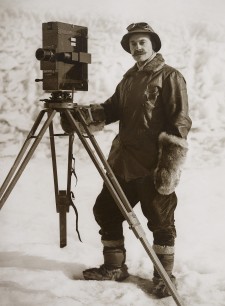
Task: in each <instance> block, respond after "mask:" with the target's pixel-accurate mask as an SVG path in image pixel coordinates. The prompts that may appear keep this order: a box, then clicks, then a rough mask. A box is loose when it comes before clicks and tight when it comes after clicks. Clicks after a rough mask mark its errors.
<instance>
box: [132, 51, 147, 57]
mask: <svg viewBox="0 0 225 306" xmlns="http://www.w3.org/2000/svg"><path fill="white" fill-rule="evenodd" d="M145 53H146V52H144V51H134V53H133V55H134V56H135V55H143V54H145Z"/></svg>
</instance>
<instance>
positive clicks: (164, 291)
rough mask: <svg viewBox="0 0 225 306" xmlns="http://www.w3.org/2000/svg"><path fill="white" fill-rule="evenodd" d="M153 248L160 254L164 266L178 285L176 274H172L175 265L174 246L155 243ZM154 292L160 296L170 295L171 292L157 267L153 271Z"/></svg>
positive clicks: (173, 281)
mask: <svg viewBox="0 0 225 306" xmlns="http://www.w3.org/2000/svg"><path fill="white" fill-rule="evenodd" d="M153 249H154V251H155V253H156V255H157V256H158V258H159V260H160V262H161V264H162V266H163V267H164V269H165V271H166V272H167V274H168V276H169V277H170V279H171V281H172V283H173V284H174V286H175V287H176V285H177V282H176V278H175V276H174V275H173V274H172V271H173V266H174V247H170V246H161V245H153ZM152 280H153V294H155V295H156V296H157V297H158V298H164V297H167V296H170V295H171V293H170V291H169V290H168V288H167V287H166V285H165V283H164V281H163V279H162V278H161V276H160V275H159V273H158V271H157V270H156V268H154V273H153V279H152Z"/></svg>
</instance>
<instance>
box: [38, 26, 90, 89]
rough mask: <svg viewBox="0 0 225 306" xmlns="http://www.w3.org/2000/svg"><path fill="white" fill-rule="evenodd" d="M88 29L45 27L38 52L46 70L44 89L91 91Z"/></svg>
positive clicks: (42, 68) (41, 66)
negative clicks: (89, 89)
mask: <svg viewBox="0 0 225 306" xmlns="http://www.w3.org/2000/svg"><path fill="white" fill-rule="evenodd" d="M87 41H88V29H87V27H82V26H77V25H72V24H67V23H62V22H47V23H43V24H42V48H39V49H37V51H36V58H37V59H38V60H40V69H41V70H42V71H43V79H42V80H39V81H43V90H45V91H49V92H52V91H60V90H66V91H70V90H76V91H87V90H88V64H89V63H91V55H90V54H89V53H87V51H88V43H87Z"/></svg>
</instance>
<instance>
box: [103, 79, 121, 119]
mask: <svg viewBox="0 0 225 306" xmlns="http://www.w3.org/2000/svg"><path fill="white" fill-rule="evenodd" d="M119 102H120V84H119V85H117V87H116V90H115V93H114V94H113V95H112V96H111V97H110V98H109V99H108V100H106V101H105V102H104V103H103V104H101V106H103V108H104V112H105V124H110V123H113V122H116V121H118V120H119V119H120V114H119V104H120V103H119Z"/></svg>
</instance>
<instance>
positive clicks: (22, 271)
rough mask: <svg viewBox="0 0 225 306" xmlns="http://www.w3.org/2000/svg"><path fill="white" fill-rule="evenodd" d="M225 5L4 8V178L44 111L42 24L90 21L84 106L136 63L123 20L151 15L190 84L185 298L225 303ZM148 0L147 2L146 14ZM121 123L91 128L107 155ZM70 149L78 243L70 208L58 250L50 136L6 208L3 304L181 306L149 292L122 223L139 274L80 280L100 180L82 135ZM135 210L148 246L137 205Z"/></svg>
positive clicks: (143, 263)
mask: <svg viewBox="0 0 225 306" xmlns="http://www.w3.org/2000/svg"><path fill="white" fill-rule="evenodd" d="M224 3H225V2H224V1H219V0H214V1H210V0H208V1H201V0H198V1H197V0H196V1H194V0H191V1H188V2H187V1H178V0H171V1H170V5H168V4H167V1H165V0H160V1H157V2H156V1H154V2H153V1H150V0H148V1H147V0H140V1H138V3H135V2H132V4H131V3H130V2H129V1H127V0H126V1H125V0H123V1H102V0H98V1H93V2H91V1H88V0H83V1H82V3H80V2H78V1H77V0H64V1H63V4H64V6H63V7H62V5H61V2H59V1H51V0H49V1H48V2H46V1H42V0H41V1H40V0H39V1H32V0H30V1H29V0H20V1H16V0H11V1H9V0H7V1H5V0H2V1H1V4H0V20H1V21H0V37H1V41H2V42H3V43H2V44H1V46H0V92H1V95H0V109H1V112H0V126H1V135H0V169H1V172H0V184H1V183H2V181H3V180H4V178H5V176H6V174H7V172H8V171H9V169H10V167H11V165H12V163H13V161H14V159H15V156H16V155H17V153H18V151H19V149H20V147H21V145H22V143H23V141H24V139H25V136H26V135H27V133H28V131H29V129H30V128H31V125H32V122H33V121H34V119H35V118H36V116H37V113H38V112H39V111H40V109H41V104H40V103H37V101H38V99H40V98H42V97H43V95H44V94H43V92H42V90H41V88H40V86H39V85H37V84H35V83H34V82H33V80H34V79H35V78H37V77H39V76H40V71H39V63H37V61H36V60H35V58H34V53H35V50H36V49H37V48H39V47H40V46H41V23H42V22H46V21H50V20H59V21H63V22H69V23H74V24H80V25H83V24H85V25H87V26H88V28H89V49H90V52H91V53H92V64H91V65H90V67H89V73H90V74H89V79H90V84H89V91H88V92H87V93H82V94H80V93H77V101H78V102H79V103H85V104H88V103H93V102H102V101H104V100H105V99H106V98H108V97H109V96H110V95H111V94H112V93H113V91H114V88H115V86H116V84H117V83H118V81H119V80H120V78H121V77H122V75H123V73H124V72H125V71H126V69H127V68H129V67H130V65H132V64H133V62H132V60H130V58H128V57H126V56H127V55H125V54H124V52H123V50H121V47H120V45H119V43H118V42H119V41H120V39H121V36H122V34H123V33H124V29H125V28H126V26H127V24H129V23H130V22H133V21H134V19H135V21H136V20H137V21H139V20H141V21H143V20H146V21H148V22H150V23H151V24H153V25H154V28H155V30H157V31H158V32H159V33H160V36H161V38H162V41H163V48H162V54H163V55H164V57H165V59H166V61H167V62H168V63H169V64H171V65H173V66H175V67H177V68H178V69H179V70H180V71H181V72H182V73H183V74H184V75H185V78H186V80H187V85H188V92H189V100H190V113H191V117H192V119H193V128H192V131H191V133H190V136H189V145H190V151H189V156H188V160H187V163H186V165H185V169H184V171H183V175H182V180H181V183H180V185H179V187H178V188H177V194H178V197H179V206H178V209H177V212H176V224H177V230H178V237H177V245H176V264H175V274H176V275H177V277H178V281H179V293H180V295H181V297H182V299H183V301H184V304H185V305H187V306H197V305H198V306H199V305H200V306H201V305H202V306H203V305H204V306H213V305H215V306H224V305H225V281H224V279H225V266H224V264H223V263H224V251H225V241H224V215H225V206H224V196H225V189H224V188H223V182H224V181H225V154H224V147H225V134H224V128H225V119H224V118H225V104H224V100H225V99H224V98H225V97H224V82H225V72H224V71H225V69H224V66H225V56H224V47H225V32H224V21H223V15H224ZM118 4H119V5H118ZM128 5H129V7H130V9H129V10H128V9H127V7H128ZM143 5H145V6H146V8H149V10H147V9H146V10H145V12H143V11H142V10H140V7H141V6H143ZM118 6H120V10H119V9H118ZM72 8H73V10H72ZM78 8H79V9H78ZM78 13H79V14H78ZM178 25H179V26H178ZM168 33H169V35H168ZM56 125H57V127H58V123H56ZM116 130H117V126H116V125H113V126H112V127H107V129H106V130H105V132H101V133H99V134H97V135H96V137H97V140H98V142H99V144H100V146H101V147H102V149H103V151H104V153H105V154H106V155H107V153H108V150H109V146H110V143H111V141H112V139H113V137H114V135H115V133H116ZM57 147H58V148H59V149H58V151H57V153H58V156H59V168H60V170H59V173H60V183H61V185H62V189H63V188H65V186H64V184H65V164H66V160H65V150H64V149H65V142H64V141H62V140H58V141H57ZM74 152H75V156H76V172H77V175H78V184H77V187H76V188H74V190H75V194H76V201H75V203H76V206H77V208H78V211H79V227H80V232H81V236H82V240H83V243H80V242H79V240H78V238H77V235H76V232H75V217H74V213H73V211H72V210H71V211H70V213H69V214H68V246H67V247H66V248H63V249H60V248H59V235H58V215H57V214H56V211H55V202H54V193H53V179H52V169H51V160H50V154H49V146H48V137H45V138H44V139H43V141H42V143H41V145H40V146H39V147H38V150H37V152H36V153H35V156H34V158H33V159H32V160H31V161H30V163H29V164H28V166H27V168H26V170H25V172H24V173H23V175H22V177H21V178H20V180H19V182H18V183H17V185H16V187H15V188H14V190H13V192H12V193H11V195H10V197H9V199H8V200H7V202H6V204H5V205H4V207H3V209H2V210H1V214H0V232H1V240H0V293H1V295H0V296H1V297H0V305H2V306H14V305H19V306H20V305H21V306H33V305H34V306H38V305H46V306H51V305H52V306H53V305H54V306H55V305H56V306H58V305H60V306H61V305H62V306H67V305H68V306H73V305H76V306H77V305H97V306H98V305H99V306H100V305H121V306H125V305H126V306H127V305H129V306H134V305H135V306H136V305H140V306H145V305H146V306H147V305H159V306H162V305H167V306H170V305H171V306H172V305H175V304H174V301H173V299H172V298H167V299H163V300H155V299H154V298H153V297H152V296H151V294H150V293H149V292H150V288H151V281H150V279H151V276H152V264H151V262H150V259H149V258H148V256H147V255H146V254H145V251H144V250H143V248H142V246H141V245H140V243H139V241H138V240H137V239H136V238H135V237H134V235H133V233H132V232H131V231H130V230H129V229H128V226H127V225H126V224H124V228H125V236H126V248H127V264H128V266H129V270H130V273H131V274H132V277H130V278H129V279H128V280H127V281H125V282H123V283H110V282H103V283H102V282H91V281H90V282H87V281H84V280H83V278H82V270H83V269H85V268H88V267H92V266H95V265H99V264H101V263H102V253H101V243H100V241H99V235H98V226H97V225H96V223H95V221H94V218H93V214H92V206H93V203H94V200H95V197H96V196H97V194H98V192H99V191H100V189H101V184H102V182H101V179H100V177H99V175H98V173H97V171H96V169H95V168H94V166H93V165H92V163H91V162H90V160H89V158H88V156H87V154H86V153H85V152H84V150H83V149H82V147H81V146H80V144H79V141H77V142H76V144H75V148H74ZM63 179H64V180H63ZM73 184H74V185H75V182H74V183H73ZM135 212H136V213H137V215H138V217H139V219H140V221H141V223H142V224H143V227H144V229H145V230H146V234H147V236H148V238H149V241H150V242H151V241H152V237H151V234H150V233H148V231H147V228H146V224H145V223H146V221H145V219H144V217H143V216H142V214H141V212H140V208H139V206H137V207H136V208H135Z"/></svg>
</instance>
